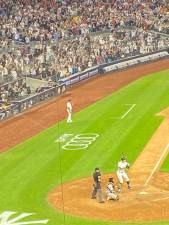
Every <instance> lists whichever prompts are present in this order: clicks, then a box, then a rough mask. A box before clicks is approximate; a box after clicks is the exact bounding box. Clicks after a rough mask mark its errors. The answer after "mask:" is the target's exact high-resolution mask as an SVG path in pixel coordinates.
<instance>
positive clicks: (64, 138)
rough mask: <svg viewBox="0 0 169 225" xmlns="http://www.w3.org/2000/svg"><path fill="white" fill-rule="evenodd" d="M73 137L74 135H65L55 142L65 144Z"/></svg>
mask: <svg viewBox="0 0 169 225" xmlns="http://www.w3.org/2000/svg"><path fill="white" fill-rule="evenodd" d="M71 136H73V134H63V135H62V136H60V137H59V138H58V139H57V140H56V141H55V142H65V141H66V140H67V139H68V138H70V137H71Z"/></svg>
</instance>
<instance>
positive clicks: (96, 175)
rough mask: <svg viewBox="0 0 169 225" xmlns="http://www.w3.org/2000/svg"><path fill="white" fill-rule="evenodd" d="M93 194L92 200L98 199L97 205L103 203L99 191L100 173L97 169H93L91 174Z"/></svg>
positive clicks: (100, 191)
mask: <svg viewBox="0 0 169 225" xmlns="http://www.w3.org/2000/svg"><path fill="white" fill-rule="evenodd" d="M93 181H94V183H93V192H92V197H91V198H92V199H96V197H97V198H98V201H99V203H104V198H103V193H102V190H101V173H100V169H99V168H95V171H94V173H93Z"/></svg>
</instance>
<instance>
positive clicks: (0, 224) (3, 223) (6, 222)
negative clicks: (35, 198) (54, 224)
mask: <svg viewBox="0 0 169 225" xmlns="http://www.w3.org/2000/svg"><path fill="white" fill-rule="evenodd" d="M15 214H16V212H13V211H5V212H3V213H2V214H0V225H24V224H47V223H48V221H49V220H48V219H45V220H33V221H28V222H25V221H24V222H18V221H20V220H21V219H23V218H26V217H28V216H32V215H35V214H36V213H21V214H20V215H19V216H16V217H15V218H12V219H10V217H11V216H13V215H15Z"/></svg>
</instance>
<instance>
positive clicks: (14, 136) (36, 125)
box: [0, 59, 169, 152]
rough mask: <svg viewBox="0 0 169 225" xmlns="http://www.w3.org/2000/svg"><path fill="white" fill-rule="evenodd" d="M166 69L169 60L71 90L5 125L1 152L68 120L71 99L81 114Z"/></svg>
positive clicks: (99, 78) (1, 129)
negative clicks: (60, 121)
mask: <svg viewBox="0 0 169 225" xmlns="http://www.w3.org/2000/svg"><path fill="white" fill-rule="evenodd" d="M165 69H169V59H165V60H161V61H158V62H154V63H151V64H146V65H140V66H137V67H134V68H130V69H128V70H126V71H120V72H115V73H110V74H107V75H103V76H97V77H95V78H94V79H92V80H90V81H87V82H83V83H82V84H80V85H77V86H75V87H73V88H71V89H70V90H69V92H67V93H66V94H64V95H62V96H60V97H57V98H55V99H53V100H51V101H49V102H47V103H45V104H42V105H40V106H38V107H35V108H33V109H32V110H29V111H27V112H25V113H23V114H20V115H18V116H16V117H15V118H12V119H9V120H7V121H4V122H1V123H0V152H3V151H6V150H8V149H10V148H11V147H13V146H15V145H16V144H19V143H20V142H23V141H25V140H27V139H28V138H31V137H33V136H34V135H36V134H38V133H40V132H41V131H42V130H45V129H46V128H48V127H50V126H52V125H53V124H55V123H57V122H58V121H59V120H62V119H64V118H65V116H66V110H65V105H66V102H67V100H68V98H71V99H72V100H73V103H74V110H75V111H79V110H81V109H83V108H85V107H87V106H88V105H90V104H92V103H94V102H96V101H98V100H100V99H102V98H104V97H105V96H107V95H109V94H111V93H112V92H114V91H116V90H118V89H120V88H121V87H123V86H125V85H127V84H129V83H131V82H132V81H134V80H136V79H138V78H140V77H142V76H145V75H149V74H151V73H154V72H158V71H161V70H165Z"/></svg>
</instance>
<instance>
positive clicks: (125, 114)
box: [120, 104, 136, 120]
mask: <svg viewBox="0 0 169 225" xmlns="http://www.w3.org/2000/svg"><path fill="white" fill-rule="evenodd" d="M127 105H130V104H127ZM135 106H136V104H133V105H131V107H130V108H129V110H128V111H127V112H126V113H124V115H123V116H121V118H120V119H121V120H122V119H124V117H126V116H127V114H128V113H129V112H130V111H131V110H132V109H133V108H134V107H135Z"/></svg>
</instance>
